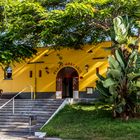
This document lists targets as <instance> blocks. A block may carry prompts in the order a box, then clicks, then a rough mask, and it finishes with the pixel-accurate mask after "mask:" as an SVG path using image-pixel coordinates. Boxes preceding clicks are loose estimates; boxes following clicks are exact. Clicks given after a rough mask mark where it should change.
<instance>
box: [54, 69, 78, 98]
mask: <svg viewBox="0 0 140 140" xmlns="http://www.w3.org/2000/svg"><path fill="white" fill-rule="evenodd" d="M78 90H79V75H78V72H77V71H76V70H75V69H74V68H72V67H64V68H62V69H61V70H60V71H59V72H58V74H57V77H56V98H78Z"/></svg>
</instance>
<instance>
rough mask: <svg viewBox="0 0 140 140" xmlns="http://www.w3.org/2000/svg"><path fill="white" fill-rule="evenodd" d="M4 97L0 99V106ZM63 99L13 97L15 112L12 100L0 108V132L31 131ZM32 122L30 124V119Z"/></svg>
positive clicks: (49, 114) (50, 114)
mask: <svg viewBox="0 0 140 140" xmlns="http://www.w3.org/2000/svg"><path fill="white" fill-rule="evenodd" d="M6 101H8V100H6V99H1V100H0V106H1V105H3V104H4V103H5V102H6ZM63 101H64V100H63V99H59V100H57V99H36V100H31V99H15V114H14V115H13V114H12V107H13V106H12V104H13V103H12V102H10V103H8V104H7V105H6V106H5V107H4V108H2V109H1V110H0V132H12V133H14V132H15V133H33V132H35V131H39V129H40V127H41V126H42V125H43V124H44V123H45V122H46V121H47V120H48V119H49V118H50V117H51V116H52V114H53V113H54V112H55V111H56V110H57V109H58V107H59V106H60V105H61V104H62V102H63ZM31 118H32V119H34V121H32V122H33V123H34V124H32V125H30V123H29V122H30V121H29V120H30V119H31Z"/></svg>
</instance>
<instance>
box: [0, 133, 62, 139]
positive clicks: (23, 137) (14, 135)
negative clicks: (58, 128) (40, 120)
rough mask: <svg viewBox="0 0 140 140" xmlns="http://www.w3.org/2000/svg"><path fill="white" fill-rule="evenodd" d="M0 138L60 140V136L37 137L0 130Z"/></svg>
mask: <svg viewBox="0 0 140 140" xmlns="http://www.w3.org/2000/svg"><path fill="white" fill-rule="evenodd" d="M0 140H62V139H60V138H37V137H34V136H29V135H24V134H20V135H19V134H13V133H7V132H0Z"/></svg>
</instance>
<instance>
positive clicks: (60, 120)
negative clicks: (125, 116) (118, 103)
mask: <svg viewBox="0 0 140 140" xmlns="http://www.w3.org/2000/svg"><path fill="white" fill-rule="evenodd" d="M42 131H46V132H47V135H48V136H56V137H60V138H63V139H78V140H79V139H80V140H140V120H138V119H131V120H129V121H127V122H126V121H124V120H120V119H113V118H112V116H111V111H110V110H98V111H97V110H96V109H95V107H94V106H93V105H72V106H66V107H65V108H64V109H62V110H61V111H60V112H59V113H58V114H57V115H56V116H55V117H54V119H52V120H51V121H50V123H49V124H48V125H47V126H45V127H44V128H43V129H42Z"/></svg>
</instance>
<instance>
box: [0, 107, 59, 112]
mask: <svg viewBox="0 0 140 140" xmlns="http://www.w3.org/2000/svg"><path fill="white" fill-rule="evenodd" d="M56 109H57V108H56V107H55V108H34V107H31V108H19V107H15V108H14V110H15V111H21V112H23V111H27V112H29V111H41V112H42V111H44V112H52V111H55V110H56ZM12 110H13V108H8V107H7V108H2V109H1V110H0V112H4V111H6V112H8V111H12Z"/></svg>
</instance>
